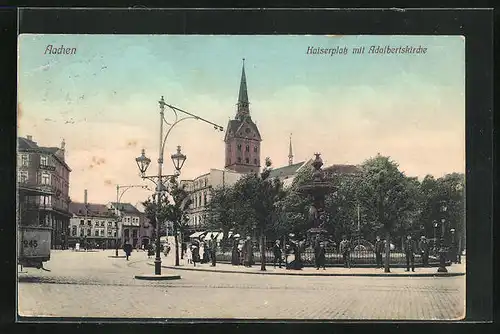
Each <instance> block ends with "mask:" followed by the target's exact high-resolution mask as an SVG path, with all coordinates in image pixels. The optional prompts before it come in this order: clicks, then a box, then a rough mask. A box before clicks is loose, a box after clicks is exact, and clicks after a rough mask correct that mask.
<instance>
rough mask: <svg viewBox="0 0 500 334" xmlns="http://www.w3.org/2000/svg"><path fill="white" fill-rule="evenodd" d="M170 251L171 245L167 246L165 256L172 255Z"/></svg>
mask: <svg viewBox="0 0 500 334" xmlns="http://www.w3.org/2000/svg"><path fill="white" fill-rule="evenodd" d="M170 249H171V247H170V244H166V245H165V248H164V254H165V256H168V254H169V253H170Z"/></svg>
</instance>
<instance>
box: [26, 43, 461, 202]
mask: <svg viewBox="0 0 500 334" xmlns="http://www.w3.org/2000/svg"><path fill="white" fill-rule="evenodd" d="M464 43H465V40H464V38H463V37H461V36H434V37H433V36H175V35H174V36H167V35H152V36H145V35H140V36H139V35H135V36H132V35H128V36H127V35H125V36H123V35H116V36H112V35H21V36H20V37H19V105H20V109H21V116H20V119H19V133H20V135H27V134H31V135H32V136H33V137H35V139H36V140H37V141H38V142H39V143H40V144H42V145H47V146H50V145H57V144H58V143H59V142H60V140H61V139H62V138H63V137H64V138H65V140H66V143H67V148H68V161H69V162H70V165H72V167H73V168H74V172H73V173H72V176H71V187H72V189H71V193H72V197H75V198H76V199H78V198H79V197H82V196H83V195H81V196H80V194H83V189H84V188H95V190H94V192H95V193H96V196H97V195H99V196H100V197H96V201H101V202H102V201H105V199H106V198H107V197H109V196H110V194H112V188H113V187H112V186H111V184H116V183H121V184H123V183H130V182H131V181H132V180H137V181H139V180H138V179H137V175H136V174H137V173H136V170H135V169H136V168H137V167H136V166H135V162H134V161H133V158H135V156H137V155H138V153H139V152H140V148H142V147H144V148H146V150H147V152H149V155H150V157H151V158H153V159H156V155H157V153H156V152H157V150H158V149H157V147H158V144H157V140H158V139H157V133H158V126H159V124H158V104H157V101H158V99H159V98H160V97H161V96H162V95H164V96H165V100H166V101H167V102H168V103H170V104H173V105H175V106H178V107H180V108H183V109H186V110H188V111H190V112H192V113H195V114H198V115H199V116H202V117H204V118H207V119H209V120H211V121H213V122H215V123H218V124H220V125H222V126H224V127H225V126H226V124H227V121H228V119H229V118H231V117H234V114H235V104H236V102H237V96H238V88H239V81H240V76H241V64H242V58H245V59H246V61H245V68H246V75H247V82H248V95H249V99H250V103H251V105H250V106H251V115H252V117H253V119H254V120H255V121H256V122H257V124H258V126H259V128H260V131H261V133H262V136H263V143H262V152H263V155H264V156H270V157H271V158H272V160H273V161H274V163H275V165H276V166H281V165H284V164H286V162H287V155H288V140H289V134H290V133H292V138H293V145H294V151H295V156H296V161H299V160H304V159H307V158H309V157H310V156H312V154H313V153H314V152H315V151H320V152H322V154H323V157H324V159H325V160H326V161H327V163H354V164H356V163H361V162H362V161H363V160H364V159H366V158H368V157H370V156H373V155H375V154H376V153H378V152H380V153H381V154H385V155H390V156H391V157H393V158H394V159H395V160H396V161H398V162H399V163H400V166H401V169H403V170H404V171H405V172H406V173H407V174H409V175H416V176H423V175H425V174H427V173H431V174H434V175H436V176H440V175H442V174H444V173H447V172H453V171H459V172H463V171H464V157H465V154H464V140H465V97H464V96H465V69H464V67H465V53H464ZM50 44H52V45H54V47H58V46H60V45H64V47H70V48H76V54H75V55H49V54H44V52H45V50H46V47H47V45H50ZM371 45H378V46H385V45H390V46H393V47H397V46H406V45H411V46H415V47H417V46H419V45H420V46H422V47H425V48H427V52H426V54H420V55H418V54H414V55H377V54H367V53H365V54H363V55H354V54H352V53H348V54H347V55H333V56H330V55H310V54H309V55H308V54H306V50H307V48H308V47H309V46H312V47H326V48H331V47H336V46H340V47H344V46H347V47H348V49H349V51H350V50H352V48H353V47H358V46H365V47H366V49H368V47H369V46H371ZM365 51H367V50H365ZM176 145H182V146H183V151H185V153H186V154H187V155H188V157H189V158H188V161H187V162H186V166H185V168H184V170H183V177H186V178H192V177H196V176H197V175H200V174H202V173H205V172H207V171H208V169H209V168H221V167H223V166H222V165H223V163H224V156H223V152H224V150H223V133H222V134H221V133H218V132H215V131H213V129H212V128H211V127H209V126H207V125H204V124H202V123H199V122H191V121H186V122H185V123H183V124H182V125H179V126H178V127H176V128H175V130H173V132H172V137H171V138H170V139H169V141H168V144H167V150H168V152H170V151H172V152H173V151H174V149H175V146H176ZM96 156H105V157H106V161H107V163H106V164H104V166H93V167H92V168H89V166H90V165H92V158H93V157H96ZM168 168H170V166H168ZM96 177H100V178H101V179H103V180H102V182H98V184H97V185H96V183H95V178H96ZM90 191H91V190H90V189H89V192H90ZM143 195H144V194H139V193H137V195H131V196H132V197H134V196H137V198H140V197H141V196H142V197H144V196H143ZM137 200H139V199H137Z"/></svg>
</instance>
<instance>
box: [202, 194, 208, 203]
mask: <svg viewBox="0 0 500 334" xmlns="http://www.w3.org/2000/svg"><path fill="white" fill-rule="evenodd" d="M203 202H204V203H205V205H207V193H204V194H203Z"/></svg>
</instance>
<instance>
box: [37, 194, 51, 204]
mask: <svg viewBox="0 0 500 334" xmlns="http://www.w3.org/2000/svg"><path fill="white" fill-rule="evenodd" d="M51 204H52V197H51V196H40V205H44V206H45V205H47V206H49V205H51Z"/></svg>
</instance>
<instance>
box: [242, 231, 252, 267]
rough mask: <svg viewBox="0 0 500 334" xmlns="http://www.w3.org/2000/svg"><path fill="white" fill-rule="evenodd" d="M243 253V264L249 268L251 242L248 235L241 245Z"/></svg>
mask: <svg viewBox="0 0 500 334" xmlns="http://www.w3.org/2000/svg"><path fill="white" fill-rule="evenodd" d="M243 254H244V255H243V264H244V266H245V267H248V268H250V267H251V266H252V263H253V244H252V240H251V238H250V236H247V239H246V240H245V244H244V245H243Z"/></svg>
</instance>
